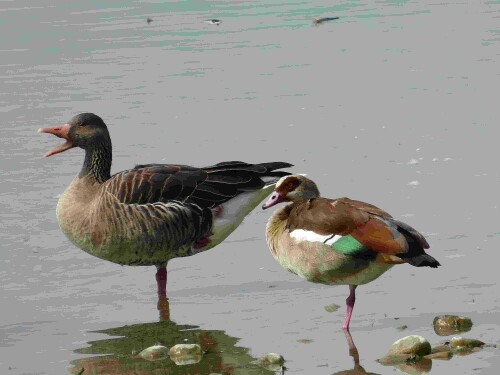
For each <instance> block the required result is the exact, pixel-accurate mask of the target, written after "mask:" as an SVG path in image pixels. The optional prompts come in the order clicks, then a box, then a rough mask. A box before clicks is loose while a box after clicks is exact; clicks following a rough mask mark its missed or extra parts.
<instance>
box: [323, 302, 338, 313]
mask: <svg viewBox="0 0 500 375" xmlns="http://www.w3.org/2000/svg"><path fill="white" fill-rule="evenodd" d="M339 308H340V306H339V305H336V304H334V303H332V304H331V305H326V306H325V310H326V311H327V312H335V311H337V310H338V309H339Z"/></svg>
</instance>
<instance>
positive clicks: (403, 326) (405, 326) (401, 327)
mask: <svg viewBox="0 0 500 375" xmlns="http://www.w3.org/2000/svg"><path fill="white" fill-rule="evenodd" d="M407 328H408V326H407V325H406V324H403V325H402V326H399V327H396V329H397V330H398V331H404V330H405V329H407Z"/></svg>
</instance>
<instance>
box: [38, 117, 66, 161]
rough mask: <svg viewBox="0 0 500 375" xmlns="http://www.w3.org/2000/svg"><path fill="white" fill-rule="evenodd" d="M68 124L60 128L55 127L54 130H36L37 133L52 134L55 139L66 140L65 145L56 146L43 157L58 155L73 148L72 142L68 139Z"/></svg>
mask: <svg viewBox="0 0 500 375" xmlns="http://www.w3.org/2000/svg"><path fill="white" fill-rule="evenodd" d="M70 127H71V126H70V125H69V124H64V125H62V126H56V127H55V128H40V129H38V133H49V134H54V135H55V136H56V137H59V138H64V139H65V140H66V142H65V143H63V144H61V145H59V146H57V147H56V148H54V149H52V150H51V151H49V152H47V153H46V154H45V155H44V156H45V157H47V156H51V155H54V154H59V153H60V152H63V151H66V150H69V149H70V148H73V147H75V146H74V145H73V142H71V140H70V139H69V137H68V132H69V129H70Z"/></svg>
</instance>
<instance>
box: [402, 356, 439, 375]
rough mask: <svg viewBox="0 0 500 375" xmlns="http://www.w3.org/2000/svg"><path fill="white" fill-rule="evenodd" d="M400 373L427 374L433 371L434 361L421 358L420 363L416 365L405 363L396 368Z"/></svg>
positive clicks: (415, 363) (411, 374)
mask: <svg viewBox="0 0 500 375" xmlns="http://www.w3.org/2000/svg"><path fill="white" fill-rule="evenodd" d="M395 367H396V368H397V369H398V370H399V371H402V372H405V373H407V374H410V375H423V374H427V373H429V372H430V371H431V369H432V360H430V359H427V358H421V360H420V361H417V362H414V363H405V364H401V365H397V366H395Z"/></svg>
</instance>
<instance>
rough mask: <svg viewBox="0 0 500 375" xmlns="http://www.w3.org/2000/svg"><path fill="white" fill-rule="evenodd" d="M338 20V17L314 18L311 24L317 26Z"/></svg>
mask: <svg viewBox="0 0 500 375" xmlns="http://www.w3.org/2000/svg"><path fill="white" fill-rule="evenodd" d="M338 19H339V17H321V18H314V19H313V21H312V22H313V25H314V26H319V25H321V24H322V23H325V22H329V21H335V20H338Z"/></svg>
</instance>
